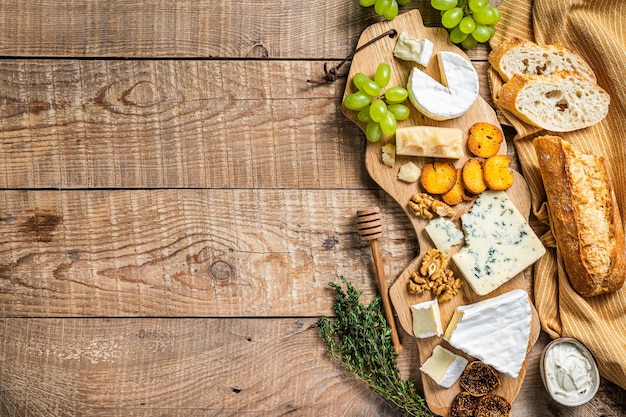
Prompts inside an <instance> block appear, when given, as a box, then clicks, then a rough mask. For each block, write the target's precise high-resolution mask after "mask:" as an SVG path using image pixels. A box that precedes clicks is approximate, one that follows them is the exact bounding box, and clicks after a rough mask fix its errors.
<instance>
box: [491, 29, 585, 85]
mask: <svg viewBox="0 0 626 417" xmlns="http://www.w3.org/2000/svg"><path fill="white" fill-rule="evenodd" d="M489 63H490V64H491V66H492V67H493V68H494V69H495V70H496V71H498V73H499V74H500V76H501V77H502V79H503V80H504V81H505V82H506V81H508V80H509V79H511V77H513V75H514V74H522V75H544V74H552V73H555V72H558V71H573V72H577V73H579V74H581V75H582V76H583V77H586V78H588V79H590V80H593V81H595V79H596V75H595V74H594V72H593V70H592V69H591V67H590V66H589V64H587V62H585V60H584V59H583V58H582V57H581V56H580V55H578V54H577V53H576V52H574V51H572V50H571V49H568V48H566V47H563V46H560V45H538V44H536V43H534V42H530V41H526V40H522V39H520V38H511V39H509V40H507V41H505V42H504V43H503V44H502V45H500V46H498V47H496V48H494V49H493V50H492V51H491V53H490V54H489Z"/></svg>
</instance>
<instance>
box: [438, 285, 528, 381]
mask: <svg viewBox="0 0 626 417" xmlns="http://www.w3.org/2000/svg"><path fill="white" fill-rule="evenodd" d="M530 321H531V312H530V301H529V300H528V294H526V291H524V290H512V291H509V292H506V293H504V294H502V295H499V296H497V297H494V298H489V299H487V300H484V301H480V302H478V303H475V304H469V305H464V306H460V307H457V309H456V311H455V312H454V315H453V316H452V319H451V320H450V323H449V324H448V327H447V328H446V332H445V333H444V336H443V338H444V339H445V340H446V341H447V342H448V343H450V345H452V346H454V347H455V348H457V349H460V350H462V351H463V352H465V353H467V354H468V355H471V356H473V357H475V358H476V359H479V360H481V361H483V362H485V363H486V364H488V365H491V366H493V367H494V369H496V370H498V371H500V372H502V373H504V374H506V375H508V376H510V377H511V378H517V376H518V375H519V372H520V369H522V365H523V363H524V360H525V359H526V350H527V348H528V339H529V338H530Z"/></svg>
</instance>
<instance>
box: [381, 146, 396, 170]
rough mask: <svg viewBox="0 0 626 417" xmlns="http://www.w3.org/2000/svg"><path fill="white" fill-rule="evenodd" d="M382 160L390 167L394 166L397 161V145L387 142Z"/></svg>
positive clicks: (383, 149)
mask: <svg viewBox="0 0 626 417" xmlns="http://www.w3.org/2000/svg"><path fill="white" fill-rule="evenodd" d="M382 161H383V164H385V165H387V166H388V167H393V166H394V165H395V163H396V145H394V144H393V143H387V144H385V145H383V148H382Z"/></svg>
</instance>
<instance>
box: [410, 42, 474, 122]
mask: <svg viewBox="0 0 626 417" xmlns="http://www.w3.org/2000/svg"><path fill="white" fill-rule="evenodd" d="M437 61H438V63H439V71H440V73H441V80H442V82H441V83H440V82H438V81H435V80H434V79H433V78H431V77H430V76H429V75H428V74H426V73H425V72H424V71H422V70H420V69H419V68H417V67H415V68H413V69H412V70H411V73H410V74H409V80H408V83H407V90H408V92H409V99H410V100H411V103H413V105H414V106H415V108H416V109H417V110H419V111H420V112H421V113H422V114H423V115H424V116H426V117H428V118H430V119H433V120H448V119H454V118H455V117H459V116H461V115H463V114H464V113H465V112H467V111H468V110H469V108H470V107H471V106H472V104H474V102H475V101H476V99H477V98H478V74H477V73H476V70H475V69H474V67H473V66H472V64H471V63H470V62H468V61H467V60H466V59H465V58H463V57H462V56H461V55H459V54H457V53H454V52H447V51H440V52H438V53H437Z"/></svg>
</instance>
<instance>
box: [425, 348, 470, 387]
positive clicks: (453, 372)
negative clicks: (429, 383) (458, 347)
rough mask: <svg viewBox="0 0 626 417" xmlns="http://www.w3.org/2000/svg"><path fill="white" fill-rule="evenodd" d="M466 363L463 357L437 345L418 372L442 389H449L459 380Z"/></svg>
mask: <svg viewBox="0 0 626 417" xmlns="http://www.w3.org/2000/svg"><path fill="white" fill-rule="evenodd" d="M467 363H468V361H467V359H465V358H464V357H462V356H459V355H457V354H455V353H452V352H450V351H449V350H448V349H446V348H443V347H441V346H440V345H437V346H435V348H434V349H433V353H432V355H431V356H430V357H429V358H428V359H426V361H425V362H424V363H423V364H422V366H421V367H420V371H422V372H424V373H425V374H426V375H428V376H429V377H431V378H432V379H433V380H434V381H435V382H436V383H437V384H439V385H441V386H442V387H444V388H450V387H451V386H452V385H453V384H454V383H455V382H456V380H457V379H459V377H460V376H461V374H462V373H463V370H464V369H465V367H466V366H467Z"/></svg>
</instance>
